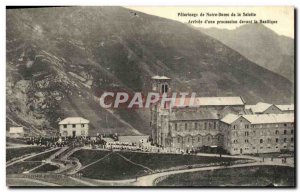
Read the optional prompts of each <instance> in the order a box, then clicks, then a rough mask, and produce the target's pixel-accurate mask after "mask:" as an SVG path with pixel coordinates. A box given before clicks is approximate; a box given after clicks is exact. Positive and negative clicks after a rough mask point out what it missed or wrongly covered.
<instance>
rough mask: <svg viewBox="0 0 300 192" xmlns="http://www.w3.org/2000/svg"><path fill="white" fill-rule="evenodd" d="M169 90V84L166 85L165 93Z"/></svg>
mask: <svg viewBox="0 0 300 192" xmlns="http://www.w3.org/2000/svg"><path fill="white" fill-rule="evenodd" d="M167 92H168V85H165V92H164V93H167Z"/></svg>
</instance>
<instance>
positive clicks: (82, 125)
mask: <svg viewBox="0 0 300 192" xmlns="http://www.w3.org/2000/svg"><path fill="white" fill-rule="evenodd" d="M72 127H73V128H76V124H72ZM81 127H85V124H81ZM64 128H67V125H66V124H65V125H64Z"/></svg>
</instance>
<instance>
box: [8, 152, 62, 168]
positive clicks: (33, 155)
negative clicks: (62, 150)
mask: <svg viewBox="0 0 300 192" xmlns="http://www.w3.org/2000/svg"><path fill="white" fill-rule="evenodd" d="M54 150H57V148H54V149H50V150H46V151H43V152H40V153H36V154H32V155H29V156H26V157H24V158H21V159H18V160H16V161H13V162H11V163H8V164H6V167H9V166H11V165H14V164H16V163H18V162H22V161H25V160H26V159H30V158H32V157H35V156H38V155H41V154H44V153H48V152H51V151H54Z"/></svg>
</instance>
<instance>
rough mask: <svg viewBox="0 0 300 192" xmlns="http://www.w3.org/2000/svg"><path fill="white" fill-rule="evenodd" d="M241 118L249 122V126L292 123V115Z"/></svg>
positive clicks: (264, 115)
mask: <svg viewBox="0 0 300 192" xmlns="http://www.w3.org/2000/svg"><path fill="white" fill-rule="evenodd" d="M243 117H244V118H245V119H247V120H249V121H250V122H251V124H270V123H293V122H294V114H293V113H285V114H259V115H243Z"/></svg>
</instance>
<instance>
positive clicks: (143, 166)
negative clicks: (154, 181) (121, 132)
mask: <svg viewBox="0 0 300 192" xmlns="http://www.w3.org/2000/svg"><path fill="white" fill-rule="evenodd" d="M116 154H117V155H119V156H120V157H122V158H123V159H124V160H126V161H128V162H129V163H131V164H133V165H137V166H139V167H142V168H144V169H147V170H148V171H150V172H152V173H153V172H154V170H152V169H150V168H149V167H146V166H145V165H142V164H138V163H135V162H133V161H131V160H130V159H128V158H126V157H124V156H123V155H121V154H119V153H116Z"/></svg>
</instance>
